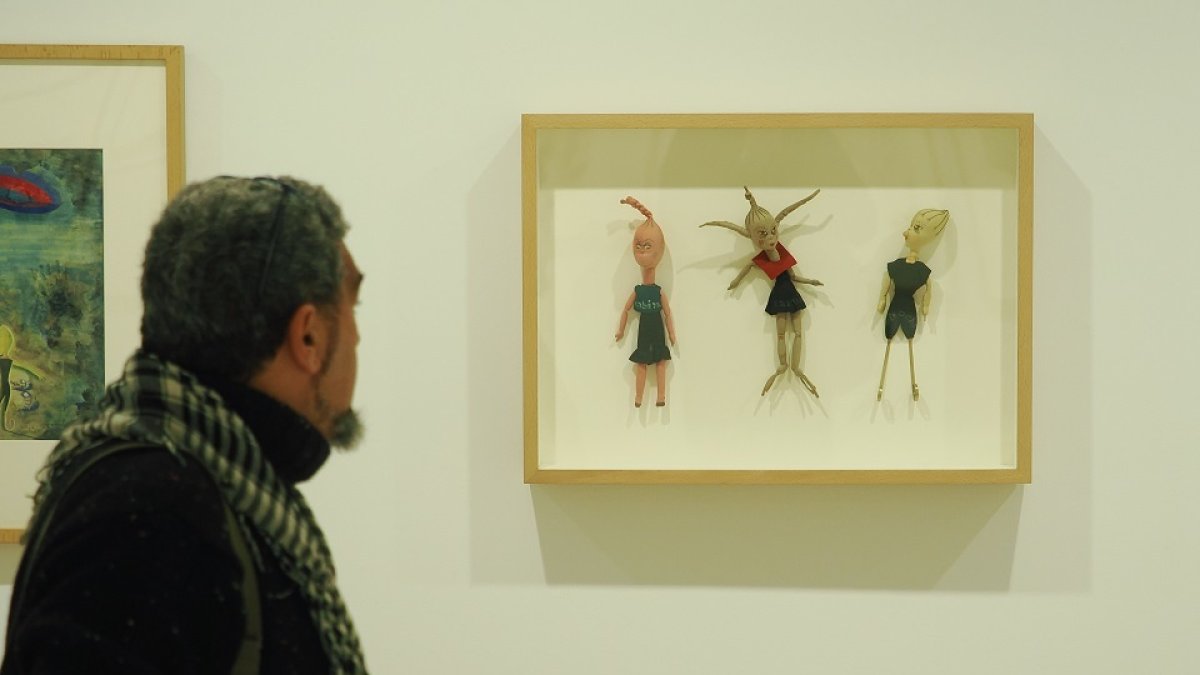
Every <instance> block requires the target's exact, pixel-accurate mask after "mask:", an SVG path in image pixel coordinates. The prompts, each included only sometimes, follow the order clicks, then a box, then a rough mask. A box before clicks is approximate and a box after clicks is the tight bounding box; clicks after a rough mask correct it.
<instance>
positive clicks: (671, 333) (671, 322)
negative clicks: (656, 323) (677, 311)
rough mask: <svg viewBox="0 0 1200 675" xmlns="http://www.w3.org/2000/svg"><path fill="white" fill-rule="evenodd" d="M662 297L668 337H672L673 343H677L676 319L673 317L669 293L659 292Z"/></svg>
mask: <svg viewBox="0 0 1200 675" xmlns="http://www.w3.org/2000/svg"><path fill="white" fill-rule="evenodd" d="M659 297H661V298H662V314H663V323H665V324H667V337H669V338H671V344H675V319H673V318H672V317H671V303H669V302H667V294H666V293H661V292H660V293H659Z"/></svg>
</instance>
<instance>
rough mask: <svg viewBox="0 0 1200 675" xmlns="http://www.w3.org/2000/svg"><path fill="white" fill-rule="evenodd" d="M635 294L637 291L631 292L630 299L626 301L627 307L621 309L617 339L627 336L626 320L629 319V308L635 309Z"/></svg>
mask: <svg viewBox="0 0 1200 675" xmlns="http://www.w3.org/2000/svg"><path fill="white" fill-rule="evenodd" d="M635 295H637V291H634V292H633V293H630V294H629V299H628V300H626V301H625V309H623V310H621V318H620V319H619V320H618V321H617V334H616V339H617V341H620V340H621V338H623V337H625V322H626V321H629V310H631V309H633V297H634V296H635Z"/></svg>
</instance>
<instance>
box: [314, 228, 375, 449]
mask: <svg viewBox="0 0 1200 675" xmlns="http://www.w3.org/2000/svg"><path fill="white" fill-rule="evenodd" d="M341 254H342V269H343V274H342V288H341V294H340V297H339V299H338V304H337V307H336V314H334V315H332V316H330V317H329V321H331V322H332V323H333V326H332V330H331V336H332V337H331V339H330V344H329V353H328V354H327V355H326V358H325V360H324V366H323V367H322V369H321V372H320V373H317V375H316V376H315V377H314V387H315V389H316V399H317V402H316V403H317V412H318V414H319V416H320V428H321V432H322V433H323V434H325V436H326V438H328V439H329V442H330V444H331V445H333V446H334V447H339V448H350V447H352V446H353V445H354V444H355V443H357V442H358V438H359V436H360V435H361V432H362V429H361V424H360V423H359V420H358V415H357V413H355V412H354V410H353V408H351V407H350V404H351V402H352V401H353V399H354V382H355V380H356V379H357V377H358V340H359V336H358V322H357V320H356V319H355V316H354V309H355V305H357V304H358V292H359V288H360V287H361V286H362V280H363V274H362V272H360V271H359V269H358V266H357V265H355V264H354V258H353V257H351V255H350V251H348V250H346V246H345V245H344V244H342V245H341Z"/></svg>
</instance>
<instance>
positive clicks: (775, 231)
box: [749, 220, 779, 251]
mask: <svg viewBox="0 0 1200 675" xmlns="http://www.w3.org/2000/svg"><path fill="white" fill-rule="evenodd" d="M749 229H750V240H751V241H753V242H754V245H755V246H757V247H758V249H759V250H760V251H770V250H774V248H775V245H776V244H778V243H779V226H778V225H777V224H776V223H775V221H774V220H772V221H771V222H769V223H768V222H758V223H754V224H753V225H751V226H750V228H749Z"/></svg>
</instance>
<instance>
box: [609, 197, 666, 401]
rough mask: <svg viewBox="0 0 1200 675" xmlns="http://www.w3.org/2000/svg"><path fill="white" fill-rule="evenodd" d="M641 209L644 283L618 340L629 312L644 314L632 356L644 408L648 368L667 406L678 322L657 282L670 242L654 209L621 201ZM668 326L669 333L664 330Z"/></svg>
mask: <svg viewBox="0 0 1200 675" xmlns="http://www.w3.org/2000/svg"><path fill="white" fill-rule="evenodd" d="M621 203H622V204H628V205H630V206H632V207H633V208H635V209H637V210H638V211H639V212H641V214H642V215H643V216H646V220H644V221H643V222H642V224H641V225H638V226H637V229H636V230H634V232H633V259H634V260H636V261H637V264H638V267H641V268H642V283H641V284H639V285H637V286H634V287H633V292H632V293H630V294H629V299H628V300H626V301H625V308H624V309H622V310H621V317H620V320H619V321H618V323H617V333H616V338H617V340H618V341H620V340H621V338H622V337H624V336H625V323H626V321H628V319H629V310H630V309H635V310H637V311H638V313H639V314H641V318H640V319H639V320H638V336H637V348H636V349H634V350H633V354H630V355H629V360H630V361H633V363H634V379H635V384H634V392H633V405H634V406H635V407H638V408H640V407H641V406H642V393H643V392H644V391H645V389H646V369H647V367H648V366H650V365H653V366H654V374H655V377H656V379H657V380H658V398H657V399H656V400H655V402H654V405H656V406H664V405H666V404H667V361H670V360H671V350H670V349H669V348H668V347H667V340H666V338H668V337H669V338H670V339H671V344H675V323H674V321H672V319H671V305H670V303H669V302H667V294H666V293H663V290H662V288H661V287H660V286H659V285H658V284H656V283H654V270H655V268H656V267H658V263H659V261H661V260H662V257H663V253H664V252H665V251H666V247H667V244H666V240H665V239H664V238H663V231H662V228H661V227H659V226H658V223H656V222H654V214H652V213H650V209H647V208H646V207H645V206H642V203H641V202H639V201H638V200H636V199H634V198H633V197H626V198H624V199H622V200H621ZM664 325H665V327H666V334H665V335H664V333H663V327H664Z"/></svg>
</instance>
